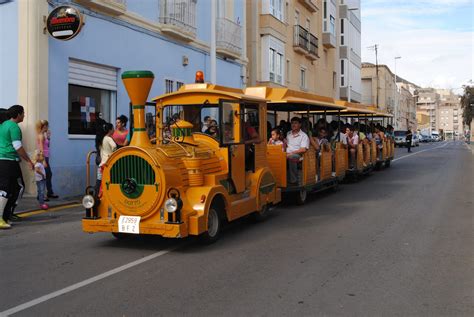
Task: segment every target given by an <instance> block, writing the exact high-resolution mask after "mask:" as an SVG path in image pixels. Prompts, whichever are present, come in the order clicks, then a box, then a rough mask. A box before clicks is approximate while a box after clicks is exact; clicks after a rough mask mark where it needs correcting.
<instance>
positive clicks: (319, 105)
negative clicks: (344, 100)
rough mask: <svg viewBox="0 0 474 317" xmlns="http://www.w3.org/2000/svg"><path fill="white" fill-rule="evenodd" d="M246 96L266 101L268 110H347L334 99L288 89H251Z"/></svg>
mask: <svg viewBox="0 0 474 317" xmlns="http://www.w3.org/2000/svg"><path fill="white" fill-rule="evenodd" d="M245 94H246V95H251V96H255V97H259V98H264V99H266V100H267V102H268V104H267V107H268V110H275V111H308V110H309V111H316V110H342V109H345V107H344V106H341V105H337V104H336V103H335V101H334V99H333V98H330V97H324V96H319V95H315V94H311V93H307V92H302V91H297V90H292V89H288V88H273V87H249V88H246V89H245Z"/></svg>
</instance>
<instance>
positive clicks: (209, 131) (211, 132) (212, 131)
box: [204, 120, 219, 140]
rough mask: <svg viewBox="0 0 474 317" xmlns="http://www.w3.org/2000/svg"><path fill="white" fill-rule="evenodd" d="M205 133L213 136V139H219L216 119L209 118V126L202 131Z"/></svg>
mask: <svg viewBox="0 0 474 317" xmlns="http://www.w3.org/2000/svg"><path fill="white" fill-rule="evenodd" d="M204 133H206V134H207V135H209V136H211V137H213V138H214V139H216V140H217V139H219V129H218V127H217V121H216V120H211V121H210V123H209V128H207V130H206V131H205V132H204Z"/></svg>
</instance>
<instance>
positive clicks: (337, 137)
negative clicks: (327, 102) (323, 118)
mask: <svg viewBox="0 0 474 317" xmlns="http://www.w3.org/2000/svg"><path fill="white" fill-rule="evenodd" d="M330 126H331V129H332V131H333V133H332V136H331V139H330V140H331V145H332V146H333V149H335V147H336V142H341V143H342V144H345V145H347V137H346V134H345V133H344V132H345V130H346V125H345V123H344V122H343V121H336V120H333V121H331V124H330ZM339 127H340V130H339Z"/></svg>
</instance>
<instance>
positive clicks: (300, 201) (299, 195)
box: [295, 188, 308, 205]
mask: <svg viewBox="0 0 474 317" xmlns="http://www.w3.org/2000/svg"><path fill="white" fill-rule="evenodd" d="M307 196H308V192H307V191H306V189H304V188H301V189H300V190H299V191H298V192H296V196H295V199H296V204H297V205H304V203H305V202H306V198H307Z"/></svg>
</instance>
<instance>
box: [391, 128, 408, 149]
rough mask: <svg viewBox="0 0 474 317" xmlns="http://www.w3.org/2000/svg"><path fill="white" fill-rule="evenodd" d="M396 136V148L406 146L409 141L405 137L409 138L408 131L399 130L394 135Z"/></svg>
mask: <svg viewBox="0 0 474 317" xmlns="http://www.w3.org/2000/svg"><path fill="white" fill-rule="evenodd" d="M393 134H394V136H395V146H405V145H406V143H407V141H406V139H405V137H406V136H407V132H406V131H402V130H397V131H395V132H394V133H393Z"/></svg>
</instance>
